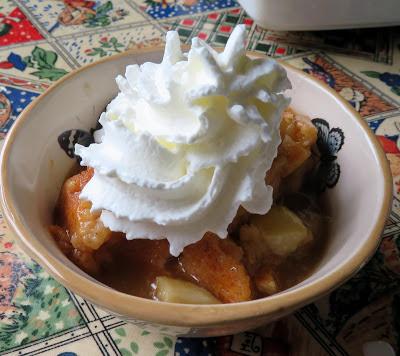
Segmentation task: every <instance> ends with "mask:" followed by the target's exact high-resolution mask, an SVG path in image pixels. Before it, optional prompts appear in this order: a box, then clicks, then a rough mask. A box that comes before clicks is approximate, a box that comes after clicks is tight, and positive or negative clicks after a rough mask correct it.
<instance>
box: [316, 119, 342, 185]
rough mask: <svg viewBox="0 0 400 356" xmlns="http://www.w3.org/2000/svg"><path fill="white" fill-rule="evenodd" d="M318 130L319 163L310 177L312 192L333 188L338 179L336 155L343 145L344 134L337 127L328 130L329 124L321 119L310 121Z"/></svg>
mask: <svg viewBox="0 0 400 356" xmlns="http://www.w3.org/2000/svg"><path fill="white" fill-rule="evenodd" d="M311 121H312V123H313V125H314V126H315V127H316V128H317V130H318V136H317V137H318V138H317V148H318V150H317V151H318V152H315V154H317V155H319V158H320V161H319V164H318V166H317V167H316V169H315V171H314V174H313V175H312V179H311V182H310V183H311V184H312V186H313V190H314V191H315V190H317V191H320V192H323V191H325V189H326V188H333V187H334V186H335V185H336V184H337V182H338V181H339V178H340V172H341V171H340V165H339V163H338V162H337V154H338V153H339V151H340V150H341V148H342V147H343V144H344V133H343V131H342V129H340V128H338V127H333V128H330V126H329V123H328V122H327V121H326V120H324V119H321V118H315V119H312V120H311Z"/></svg>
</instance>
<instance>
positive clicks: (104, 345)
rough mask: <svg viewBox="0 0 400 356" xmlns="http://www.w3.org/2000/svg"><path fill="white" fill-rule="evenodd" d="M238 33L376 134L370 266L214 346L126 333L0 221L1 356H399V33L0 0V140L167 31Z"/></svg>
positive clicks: (138, 1)
mask: <svg viewBox="0 0 400 356" xmlns="http://www.w3.org/2000/svg"><path fill="white" fill-rule="evenodd" d="M239 23H243V24H245V25H246V27H247V30H248V38H249V41H248V48H249V49H250V50H254V51H258V52H262V53H266V54H268V55H270V56H273V57H280V58H283V59H284V60H286V61H287V62H289V63H291V64H293V65H295V66H296V67H298V68H301V69H302V70H304V71H305V72H307V73H309V74H311V75H313V76H315V77H317V78H318V79H319V80H322V81H324V82H326V83H327V84H328V85H330V86H331V87H332V88H334V89H335V90H336V91H338V92H339V93H340V94H341V95H342V96H343V97H344V98H345V99H346V100H348V101H349V102H350V103H351V105H353V106H354V108H355V109H356V110H357V111H359V113H360V114H361V116H362V117H363V118H364V119H365V120H366V121H367V122H368V124H369V126H370V128H371V129H372V130H373V131H374V132H375V133H376V135H377V136H378V138H379V140H380V142H381V143H382V145H383V147H384V150H385V152H386V154H387V158H388V159H389V161H390V164H391V169H392V173H393V177H394V200H393V211H392V213H391V215H390V217H389V219H388V221H387V225H386V228H385V230H384V232H383V240H382V243H381V245H380V247H379V249H378V251H377V252H376V254H375V256H374V257H373V258H372V260H371V261H370V262H369V263H368V264H367V265H366V266H365V267H364V268H363V269H362V270H361V271H360V272H359V273H358V274H357V275H356V276H355V277H354V278H352V279H351V280H349V281H348V282H347V283H345V284H344V285H342V286H341V287H340V288H338V289H337V290H335V291H334V292H333V293H331V294H330V295H329V296H327V297H324V298H322V299H321V300H318V301H317V302H315V303H313V304H311V305H308V306H306V307H304V308H302V309H301V310H299V311H297V312H296V313H294V314H293V315H291V316H289V317H287V318H285V319H282V320H280V321H278V322H276V323H274V324H271V325H268V326H265V327H263V328H260V329H258V330H252V331H249V332H247V333H242V334H239V335H233V336H226V337H220V338H210V339H188V338H176V337H174V336H171V335H163V334H162V333H160V331H154V330H145V329H141V328H140V327H138V326H134V325H130V324H127V323H125V322H123V321H121V320H119V319H117V318H115V317H113V316H111V315H109V314H108V313H106V312H104V311H102V310H100V309H98V308H97V307H95V306H93V305H91V304H90V303H88V302H86V301H85V300H83V299H81V298H80V297H79V296H77V295H74V294H73V293H72V292H71V291H69V290H67V289H65V288H64V287H63V286H61V285H60V284H59V283H57V282H56V281H55V280H53V279H52V278H51V277H50V276H49V275H48V274H47V273H46V272H45V271H44V270H42V268H41V267H40V266H39V265H38V264H36V263H35V262H34V261H32V260H30V259H29V258H28V257H26V256H25V255H24V254H23V253H22V252H21V251H20V250H19V249H18V247H17V246H16V244H15V241H14V236H13V234H12V233H11V232H10V231H9V229H8V228H7V227H6V225H5V223H4V221H3V219H2V217H1V219H0V353H1V354H6V355H39V354H43V355H58V356H76V355H84V356H86V355H124V356H128V355H132V356H133V355H155V356H162V355H164V356H166V355H287V354H289V353H291V354H292V355H326V354H328V355H359V354H360V355H361V354H362V352H363V347H365V345H367V344H368V342H372V341H380V342H384V343H388V344H390V345H391V346H392V347H393V348H394V349H395V350H397V351H399V352H400V278H399V277H400V276H399V275H400V253H399V251H400V143H399V142H400V141H399V132H400V34H399V31H398V29H396V28H386V29H385V28H382V29H366V30H346V31H324V32H291V33H287V32H277V31H270V30H267V29H262V28H260V27H258V26H256V25H255V24H254V23H253V20H252V19H251V18H250V17H249V16H248V15H246V13H245V12H244V11H243V10H242V9H241V8H240V6H239V5H238V3H236V2H235V1H234V0H97V1H91V0H18V1H14V0H1V1H0V135H1V138H4V137H5V136H6V135H7V132H8V130H9V129H10V127H11V126H12V124H13V123H14V122H15V120H18V115H19V113H20V112H21V111H22V110H23V109H24V108H25V107H26V106H27V105H28V104H29V103H30V102H31V101H32V100H35V98H36V97H37V96H38V95H40V94H41V93H43V92H44V91H45V90H46V89H47V88H48V87H49V86H51V85H52V84H53V83H54V82H55V81H57V80H58V79H59V78H61V77H62V76H64V75H65V74H66V73H68V72H70V71H71V70H73V69H75V68H78V67H80V66H82V65H85V64H87V63H90V62H93V61H96V60H98V59H99V58H102V57H105V56H109V55H112V54H114V53H119V52H122V51H124V50H126V49H128V48H144V47H149V46H154V45H158V44H160V43H162V42H163V39H164V34H165V31H166V30H168V29H176V30H177V31H178V32H179V35H180V37H181V39H182V41H183V42H185V43H190V40H191V39H192V38H193V37H194V36H198V37H200V38H201V39H203V40H205V41H207V42H209V43H211V44H212V45H216V46H222V45H224V44H225V43H226V40H227V38H228V36H229V34H230V32H231V31H232V29H233V28H234V26H235V25H236V24H239ZM65 100H68V98H65ZM354 159H357V157H354ZM161 332H162V330H161ZM369 345H371V344H369ZM383 345H387V344H383Z"/></svg>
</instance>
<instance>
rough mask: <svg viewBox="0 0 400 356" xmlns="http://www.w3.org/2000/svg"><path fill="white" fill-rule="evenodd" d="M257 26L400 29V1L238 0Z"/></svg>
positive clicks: (308, 28) (278, 27) (279, 28)
mask: <svg viewBox="0 0 400 356" xmlns="http://www.w3.org/2000/svg"><path fill="white" fill-rule="evenodd" d="M238 1H239V3H240V4H241V5H242V7H243V8H244V9H245V10H246V12H247V13H248V14H249V15H250V16H251V17H252V18H253V19H254V20H255V22H256V23H257V24H258V25H260V26H262V27H264V28H267V29H271V30H280V31H291V30H296V31H303V30H328V29H339V28H360V27H383V26H394V25H400V0H238Z"/></svg>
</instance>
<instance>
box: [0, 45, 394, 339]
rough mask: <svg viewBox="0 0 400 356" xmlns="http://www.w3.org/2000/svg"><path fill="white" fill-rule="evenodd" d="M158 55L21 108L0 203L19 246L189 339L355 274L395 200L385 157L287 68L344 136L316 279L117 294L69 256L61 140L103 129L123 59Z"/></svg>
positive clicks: (105, 301)
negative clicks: (227, 300)
mask: <svg viewBox="0 0 400 356" xmlns="http://www.w3.org/2000/svg"><path fill="white" fill-rule="evenodd" d="M161 58H162V49H153V50H148V51H139V52H128V53H124V54H122V55H117V56H114V57H110V58H107V59H105V60H102V61H100V62H97V63H95V64H91V65H88V66H86V67H83V68H81V69H79V70H77V71H75V72H73V73H71V74H69V75H67V76H65V77H64V78H63V79H61V80H60V81H58V82H57V83H56V84H55V85H53V86H52V87H51V88H50V89H49V90H48V91H47V92H45V93H44V94H42V95H41V96H40V97H39V98H37V99H36V100H35V101H34V102H33V103H32V104H31V105H30V106H29V107H28V108H27V109H25V111H24V112H22V113H21V115H20V117H19V119H18V121H17V122H16V123H15V124H14V126H13V128H12V130H11V131H10V132H9V134H8V136H7V139H6V141H5V144H4V148H3V151H2V157H1V199H2V204H3V208H4V213H5V217H6V219H7V221H8V223H9V225H10V227H11V228H12V229H13V230H14V232H15V236H16V238H17V240H18V241H19V243H20V246H21V247H22V249H23V250H24V251H25V252H26V253H27V254H28V255H30V256H31V257H32V258H33V259H35V260H36V261H37V262H38V263H39V264H41V265H42V266H43V268H45V269H46V270H47V271H48V272H49V273H50V274H51V275H52V276H54V278H56V279H57V280H58V281H59V282H60V283H62V284H63V285H64V286H66V287H67V288H69V289H70V290H72V291H73V292H75V293H77V294H79V295H80V296H82V297H84V298H86V299H87V300H89V301H91V302H93V303H94V304H96V305H98V306H99V307H101V308H103V309H105V310H107V311H109V312H110V313H112V314H114V315H116V316H118V317H120V318H122V319H124V320H126V321H130V322H133V323H136V324H139V325H143V326H145V327H146V328H150V329H152V328H163V329H162V331H163V332H166V333H170V334H178V335H192V336H193V335H197V336H211V335H223V334H231V333H236V332H240V331H243V330H246V329H250V328H254V327H257V326H259V325H261V324H264V323H267V322H271V321H273V320H275V319H278V318H280V317H282V316H284V315H286V314H288V313H290V312H293V311H294V310H295V309H297V308H299V307H301V306H303V305H305V304H307V303H310V302H312V301H313V300H315V299H317V298H319V297H321V296H322V295H324V294H326V293H328V292H329V291H331V290H332V289H334V288H335V287H337V286H338V285H339V284H340V283H342V282H344V281H345V280H346V279H347V278H349V277H350V276H351V275H353V274H354V273H355V272H357V271H358V270H359V268H361V267H362V266H363V264H364V263H365V262H366V261H367V259H368V258H369V257H370V256H371V255H372V254H373V253H374V251H375V249H376V247H377V245H378V243H379V240H380V234H381V232H382V229H383V227H384V224H385V219H386V217H387V214H388V211H389V207H390V205H391V204H390V202H391V193H392V183H391V174H390V171H389V168H388V163H387V160H386V157H385V155H384V153H383V151H382V150H381V148H380V145H379V144H378V143H377V141H376V139H375V137H374V135H373V133H372V132H371V131H370V130H369V128H368V126H367V125H366V123H365V122H364V121H363V120H362V119H361V118H360V116H359V115H358V114H357V113H356V112H355V111H354V110H353V109H352V107H351V106H350V105H348V104H347V102H345V101H344V100H343V99H342V98H341V97H340V96H338V95H337V94H336V93H335V92H333V91H332V90H331V89H329V88H328V87H327V86H325V85H323V84H321V83H319V82H318V81H316V80H315V79H313V78H311V77H310V76H308V75H306V74H305V73H303V72H301V71H298V70H296V69H294V68H292V67H290V66H287V65H284V66H285V67H286V69H287V72H288V75H289V77H290V80H291V82H292V85H293V90H292V91H291V93H290V96H291V97H292V104H291V106H292V107H293V108H294V109H295V110H296V111H297V112H299V113H302V114H305V115H308V116H310V117H311V118H313V119H314V118H319V119H321V120H319V121H318V122H319V123H320V125H322V126H321V129H323V130H325V132H326V140H328V141H329V140H332V136H334V135H333V134H332V132H334V131H335V130H336V131H337V130H338V129H340V130H341V131H342V132H343V138H342V139H343V142H341V143H342V145H340V146H341V147H339V146H338V145H336V146H335V145H333V147H334V148H333V151H332V154H333V155H334V156H337V159H336V160H333V161H332V167H330V168H329V169H332V172H331V173H332V174H331V175H330V177H331V178H330V180H328V181H327V182H326V185H327V189H326V191H325V193H324V196H325V197H324V199H325V200H326V203H327V211H328V213H329V215H330V216H331V223H330V226H329V236H326V237H325V238H329V244H328V248H327V250H326V251H325V252H324V254H323V257H322V259H321V262H320V263H319V265H318V267H317V268H316V269H315V271H314V272H313V273H312V275H310V276H309V277H308V278H307V279H306V280H304V281H303V282H301V283H299V284H298V285H296V286H294V287H292V288H290V289H288V290H286V291H284V292H281V293H279V294H276V295H273V296H271V297H268V298H264V299H259V300H254V301H250V302H243V303H234V304H224V305H206V306H205V305H183V304H168V303H162V302H156V301H152V300H147V299H143V298H138V297H134V296H131V295H127V294H124V293H120V292H118V291H116V290H113V289H111V288H109V287H107V286H106V285H104V284H102V283H100V282H98V281H97V280H95V279H94V278H92V277H90V276H89V275H87V274H86V273H84V272H83V271H82V270H80V269H79V268H78V267H77V266H75V265H74V264H73V263H72V262H71V261H69V260H68V259H67V258H66V257H65V256H64V255H63V254H62V252H61V251H60V249H59V248H58V247H57V245H56V243H55V242H54V240H53V238H52V237H51V235H50V234H49V232H48V226H49V225H50V224H51V223H52V213H53V209H54V206H55V203H56V200H57V196H58V194H59V191H60V188H61V185H62V183H63V181H64V179H65V178H66V177H67V176H68V174H69V172H70V171H71V168H72V167H73V165H74V164H75V163H74V161H73V160H72V159H70V158H69V157H68V156H67V155H66V154H65V152H64V151H63V150H61V148H60V147H59V144H58V142H57V137H58V136H59V134H60V133H62V132H63V131H65V130H69V129H84V130H89V129H90V128H91V127H94V126H95V125H96V121H97V119H98V117H99V115H100V113H101V112H102V111H103V110H104V108H105V106H106V104H107V103H108V102H109V101H110V100H111V99H112V98H113V97H114V96H115V95H116V93H117V86H116V84H115V81H114V78H115V77H116V75H117V74H123V73H124V72H125V67H126V65H128V64H132V63H143V62H145V61H152V62H159V61H160V60H161ZM332 130H333V131H332ZM328 141H327V142H328ZM329 142H330V141H329ZM335 147H336V148H335ZM335 150H336V151H335ZM335 172H336V173H335ZM339 173H340V177H339V176H338V174H339ZM332 177H333V178H332Z"/></svg>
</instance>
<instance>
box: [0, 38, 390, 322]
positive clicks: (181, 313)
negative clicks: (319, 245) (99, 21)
mask: <svg viewBox="0 0 400 356" xmlns="http://www.w3.org/2000/svg"><path fill="white" fill-rule="evenodd" d="M163 49H164V46H158V47H151V48H147V49H140V50H128V51H126V52H123V53H120V54H116V55H113V56H110V57H107V58H104V59H101V60H99V61H96V62H94V63H90V64H88V65H85V66H82V67H81V68H78V69H76V70H74V71H72V72H70V73H68V74H67V75H65V76H64V77H63V78H61V79H60V80H58V81H57V82H56V83H55V84H53V85H52V86H51V87H50V88H49V89H47V90H46V91H45V92H44V93H43V94H41V95H40V96H39V97H38V98H37V99H36V100H34V101H33V102H32V103H31V104H30V105H29V106H28V107H27V108H25V110H23V112H22V113H21V114H20V116H19V118H18V120H17V121H16V122H15V123H14V125H13V127H12V128H11V130H10V131H9V133H8V135H7V136H6V139H5V142H4V146H3V149H2V152H1V156H0V201H1V204H2V207H3V208H2V209H3V212H4V216H5V220H6V222H7V223H8V225H9V227H10V228H11V230H12V231H13V232H14V233H15V236H16V240H17V242H18V243H19V246H20V247H21V248H22V250H23V251H24V252H25V253H27V255H29V256H30V257H31V258H33V259H34V260H35V261H37V262H39V264H40V265H41V266H42V267H43V268H44V269H45V270H46V271H47V272H49V274H50V275H51V276H53V277H54V278H55V279H56V280H58V281H59V282H60V283H61V284H62V285H64V286H65V287H66V288H68V289H71V290H72V291H73V292H74V293H76V294H78V295H80V296H82V297H83V298H85V299H87V300H89V301H91V302H93V303H94V304H96V305H98V306H100V307H101V308H103V309H105V310H107V311H109V312H111V313H112V314H114V315H120V316H121V317H123V318H125V319H126V318H128V319H129V318H130V319H133V320H142V321H146V322H151V323H156V324H163V325H169V326H181V327H197V328H207V327H210V326H218V325H225V324H226V323H227V322H229V323H232V322H237V321H241V320H249V319H253V318H255V317H263V316H267V315H269V314H274V315H277V314H281V315H283V314H286V313H287V312H290V311H292V310H294V309H297V308H299V307H301V306H303V305H306V304H308V303H310V302H311V301H313V300H316V299H318V298H319V297H321V296H322V295H325V294H327V293H329V292H330V291H331V290H333V289H335V288H336V287H337V286H338V285H339V284H341V283H343V282H345V281H346V280H347V279H349V278H350V277H351V276H352V275H353V274H355V273H356V272H357V271H358V270H359V269H360V268H361V267H362V266H364V264H365V263H366V261H367V260H368V259H369V258H370V257H372V255H373V254H374V252H375V251H376V249H377V247H378V245H379V242H380V235H381V232H382V230H383V228H384V225H385V222H386V218H387V216H388V215H389V213H390V210H391V201H392V174H391V171H390V168H389V163H388V161H387V159H386V155H385V153H384V151H383V149H382V147H381V145H380V144H379V142H378V140H377V139H376V136H375V134H374V133H373V132H372V131H371V130H370V129H369V127H368V125H367V123H366V122H365V121H364V120H363V119H362V117H361V116H360V115H359V114H358V113H357V112H356V111H355V110H354V109H353V107H352V106H351V105H350V104H349V103H348V102H347V101H346V100H345V99H344V98H342V97H341V96H340V95H339V94H338V93H337V92H335V91H334V90H333V89H332V88H330V87H329V86H328V85H326V84H325V83H322V82H320V81H317V79H314V78H313V77H311V76H310V75H308V74H306V73H304V72H303V71H301V70H299V69H297V68H294V67H293V66H291V65H290V64H287V63H283V62H281V61H279V62H280V63H281V64H282V66H283V67H284V68H286V69H289V70H290V71H291V72H295V73H296V75H299V76H301V77H302V78H303V79H306V80H311V81H313V82H314V84H315V85H317V86H318V87H319V88H320V89H321V90H323V91H327V92H328V94H330V95H331V96H333V97H334V99H336V100H337V101H338V102H339V105H342V106H344V109H345V110H346V111H347V112H348V113H349V114H350V115H351V116H352V117H353V118H354V120H355V121H356V123H358V125H359V128H360V129H361V130H362V131H363V133H364V134H365V135H366V136H367V138H368V141H369V142H370V144H371V149H372V151H373V153H374V156H375V159H376V160H377V163H378V166H379V168H380V174H381V177H382V178H383V181H384V195H383V199H382V202H381V205H380V209H379V214H377V218H376V221H375V224H374V225H373V228H372V231H371V233H370V235H369V236H368V238H367V240H366V242H365V244H364V245H363V246H361V248H360V249H359V251H358V252H357V253H356V254H355V255H354V256H353V258H351V259H348V260H347V261H344V262H343V263H342V264H341V265H339V266H338V267H337V268H335V269H334V270H332V271H330V272H329V274H327V275H324V276H322V277H320V278H318V279H316V280H314V281H312V282H311V283H309V284H307V285H304V286H301V287H300V288H298V289H295V290H289V291H283V292H282V293H279V294H277V295H272V296H270V297H268V298H262V299H256V300H252V301H247V302H240V303H231V304H216V305H214V304H213V305H193V304H174V303H165V302H159V301H154V300H150V299H145V298H140V297H135V296H132V295H128V294H125V293H122V292H119V291H117V290H114V289H112V288H110V287H108V286H106V285H104V284H102V283H100V282H98V281H96V280H95V279H93V278H92V277H90V276H89V275H87V274H86V273H83V274H79V273H78V272H77V271H74V270H73V269H72V268H70V267H68V266H67V265H64V264H63V263H62V262H61V261H59V260H58V259H57V258H55V257H54V256H52V255H51V254H50V253H49V252H48V250H47V249H46V247H45V246H44V245H43V244H41V243H40V242H39V241H35V238H32V237H33V236H32V235H31V233H30V232H29V230H28V229H27V228H25V226H24V224H23V222H22V220H21V219H20V217H19V216H18V211H17V209H16V203H15V201H14V199H13V198H12V195H11V193H10V192H11V191H10V187H9V186H10V184H12V182H10V181H9V180H8V178H7V176H8V174H7V172H8V166H7V162H9V155H10V151H11V147H12V144H13V142H14V141H15V138H16V136H17V135H18V132H19V131H20V130H21V127H22V126H23V124H24V122H25V121H26V120H27V119H28V118H29V113H30V112H31V110H32V109H33V108H34V107H36V105H40V103H41V101H42V99H43V98H44V97H46V96H47V95H49V94H50V93H52V92H54V91H55V90H56V89H57V88H59V87H60V86H61V85H63V83H64V82H65V81H68V80H70V79H72V78H74V77H75V76H77V75H79V74H80V73H81V72H83V71H85V70H88V69H89V68H92V67H94V66H96V65H99V64H103V63H105V62H112V61H114V60H117V59H119V58H121V57H125V56H134V55H143V54H148V53H152V52H160V51H163ZM248 55H250V56H252V57H259V58H262V57H265V55H263V54H260V53H255V52H251V51H250V52H248Z"/></svg>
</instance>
